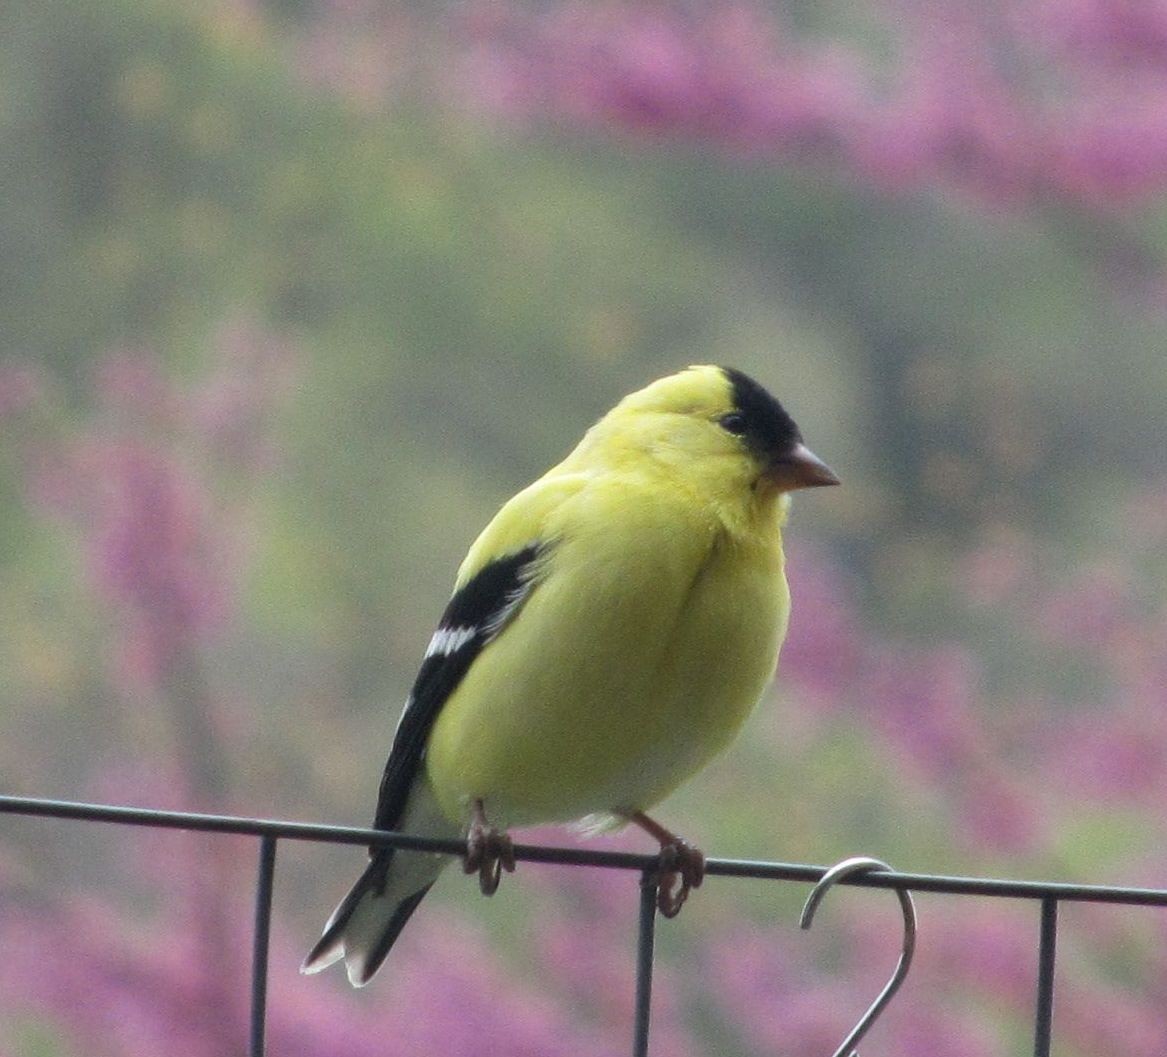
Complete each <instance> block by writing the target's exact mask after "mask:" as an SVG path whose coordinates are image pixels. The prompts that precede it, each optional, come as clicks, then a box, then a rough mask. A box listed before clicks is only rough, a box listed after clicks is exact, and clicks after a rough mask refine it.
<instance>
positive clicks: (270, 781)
mask: <svg viewBox="0 0 1167 1057" xmlns="http://www.w3.org/2000/svg"><path fill="white" fill-rule="evenodd" d="M0 135H2V140H0V144H2V145H0V496H2V499H0V590H2V591H3V597H4V605H3V607H2V609H0V707H2V709H3V721H4V737H3V739H2V740H0V767H2V769H3V774H4V791H5V792H9V793H18V794H25V795H36V796H45V797H56V798H65V799H81V800H96V801H102V802H112V803H124V804H135V805H143V806H150V807H168V808H187V809H200V810H210V811H230V812H240V813H247V814H256V815H267V816H276V817H284V818H299V819H305V820H313V821H327V822H335V823H344V824H356V825H363V824H366V823H367V822H368V821H369V820H370V818H371V815H372V810H373V803H374V798H375V794H376V787H377V781H378V779H379V775H380V770H381V766H382V764H383V761H384V756H385V753H386V751H387V748H388V744H389V741H390V738H391V735H392V730H393V727H394V724H395V722H396V718H397V714H398V711H399V707H400V703H401V702H402V701H403V699H404V696H405V694H406V692H407V690H408V687H409V684H410V682H411V681H412V677H413V674H414V671H415V667H416V664H417V662H418V659H419V657H420V655H421V652H422V650H423V649H424V646H425V643H426V642H427V640H428V638H429V635H430V632H431V630H432V627H433V625H434V622H435V620H436V618H437V616H438V614H439V613H440V612H441V609H442V607H443V605H444V602H445V599H446V597H447V595H448V592H449V590H450V585H451V582H452V577H453V571H454V569H455V567H456V565H457V562H458V561H459V559H460V557H461V555H462V553H463V552H464V550H465V548H466V546H467V545H468V543H469V542H470V540H471V539H472V538H473V537H474V536H475V534H476V533H477V531H478V530H479V528H480V527H481V526H482V525H483V524H484V523H485V521H486V519H487V518H488V517H489V516H490V514H491V513H492V512H493V511H494V509H495V508H496V507H497V505H498V504H499V503H500V502H501V501H502V500H504V499H505V498H506V497H507V496H509V495H510V494H511V493H512V492H513V491H515V490H516V489H517V488H518V487H520V486H521V485H522V484H525V483H526V482H527V481H528V480H529V479H531V478H532V477H533V476H535V475H537V474H539V473H540V472H542V470H543V469H545V468H546V467H547V466H548V465H550V464H551V463H552V462H554V461H556V460H557V459H558V458H560V457H561V456H562V455H563V454H564V453H565V452H566V450H567V449H568V448H569V447H570V446H571V445H572V444H573V443H574V441H575V440H576V438H577V437H578V435H579V434H580V433H581V432H582V430H583V429H584V428H585V427H586V426H587V425H588V424H589V423H590V422H591V421H592V420H593V419H594V418H595V417H597V416H598V415H599V414H600V413H602V412H603V411H604V410H605V409H606V408H607V407H608V406H609V405H610V404H611V403H613V402H614V401H615V400H616V399H617V398H618V397H619V396H621V395H622V394H624V393H625V392H627V391H629V390H631V389H634V388H637V387H639V386H641V385H643V384H645V383H646V382H648V381H649V380H651V379H653V378H654V377H656V376H658V375H661V374H665V373H669V372H672V371H674V370H676V369H678V368H680V367H682V366H684V365H686V364H689V363H694V362H698V363H699V362H719V363H727V364H733V365H736V366H738V367H740V368H742V369H744V370H746V371H747V372H749V373H751V374H753V375H754V376H756V377H757V378H758V379H759V380H761V381H762V382H763V383H764V384H766V385H767V386H768V387H769V388H771V389H772V390H773V391H774V392H775V393H776V394H778V395H779V396H780V398H781V399H782V400H783V401H784V403H785V404H786V405H787V406H788V407H789V408H790V409H791V411H792V412H793V414H794V415H795V417H796V418H797V420H798V422H799V423H800V425H801V426H802V428H803V432H804V434H805V435H806V437H807V440H808V442H809V444H810V445H811V446H812V447H813V448H814V450H815V451H816V452H818V453H819V454H820V455H821V456H823V457H824V458H825V459H826V460H827V461H829V463H830V464H831V465H832V466H833V467H834V468H835V470H836V471H837V472H838V473H839V474H840V476H841V477H842V478H843V480H844V487H842V488H839V489H833V490H830V493H829V494H826V493H825V492H820V493H814V494H807V495H802V496H799V497H797V500H796V503H795V510H794V515H793V519H792V524H791V526H790V529H789V533H788V536H789V540H788V554H789V557H790V571H791V580H792V587H793V591H794V595H795V611H794V617H793V624H792V632H791V636H790V639H789V641H788V644H787V647H786V649H785V651H784V654H783V661H782V665H781V671H780V674H779V679H778V681H777V683H776V686H775V688H774V690H773V693H772V694H771V695H770V696H769V697H768V698H767V699H766V700H765V701H764V702H763V703H762V705H761V707H760V708H759V710H758V712H757V714H756V716H755V717H754V719H753V721H752V725H751V727H750V729H749V731H748V733H747V736H746V737H744V738H743V739H742V740H741V741H740V743H739V744H738V745H737V746H736V747H735V748H734V750H733V751H732V752H731V753H730V755H729V756H727V757H726V758H725V759H724V760H722V761H721V762H719V763H718V764H716V765H715V766H714V767H712V768H711V769H710V770H709V771H708V772H707V773H706V774H704V775H703V776H702V777H700V778H699V779H697V780H696V781H695V782H693V783H692V784H691V785H690V786H689V787H687V788H686V789H685V790H683V791H682V792H681V793H679V794H677V795H676V796H675V797H674V798H673V799H672V800H671V801H670V802H668V803H667V804H666V805H664V806H663V807H662V808H661V810H660V812H659V814H660V816H661V817H662V818H663V819H665V820H666V821H667V822H668V823H669V824H670V825H672V826H673V827H674V828H676V829H678V830H680V831H681V832H683V833H684V834H685V835H687V836H689V837H691V838H692V839H693V840H695V841H696V842H697V843H699V844H701V845H702V846H703V847H704V848H705V850H706V851H707V852H708V853H710V854H713V855H720V856H729V857H756V858H780V859H786V860H794V861H807V862H815V863H828V862H833V861H835V860H838V859H841V858H844V857H846V856H849V855H854V854H861V853H862V854H872V855H877V856H879V857H882V858H885V859H887V860H889V861H890V862H891V863H893V864H894V865H895V866H897V867H899V868H901V869H905V870H920V871H935V872H958V873H969V874H978V875H999V876H1011V877H1025V878H1046V879H1061V880H1078V881H1093V882H1113V883H1126V884H1146V885H1155V886H1161V885H1164V884H1165V883H1167V851H1165V850H1164V849H1165V848H1167V825H1165V823H1164V803H1165V801H1167V708H1165V707H1164V706H1165V705H1167V701H1165V699H1164V698H1165V694H1167V691H1165V689H1164V687H1167V646H1165V642H1167V608H1165V605H1164V598H1165V596H1167V558H1165V554H1167V546H1165V545H1167V470H1165V455H1167V452H1165V450H1164V432H1163V421H1162V420H1163V408H1164V406H1165V403H1167V356H1165V355H1164V342H1163V327H1164V321H1165V317H1167V208H1165V206H1167V200H1165V198H1164V190H1165V188H1167V4H1164V3H1163V2H1162V0H1017V2H1014V3H1001V4H998V3H981V4H974V5H969V4H966V3H963V2H961V0H864V2H861V3H857V4H856V3H842V2H836V0H813V2H810V0H783V2H778V0H774V2H766V0H744V2H742V3H732V4H724V3H720V2H715V3H712V4H696V3H683V2H679V0H678V2H665V0H662V2H659V3H657V2H653V3H650V4H645V3H642V2H640V3H633V2H627V3H621V2H591V3H587V2H579V0H576V2H571V0H544V2H539V3H534V2H531V3H521V2H518V0H497V2H484V3H468V4H467V3H460V4H453V3H451V4H438V3H435V4H428V5H426V4H417V5H401V4H390V3H379V2H376V0H207V2H205V3H199V4H195V5H191V4H184V3H179V2H177V0H107V2H105V3H102V4H87V3H82V2H80V0H42V2H40V3H38V4H35V5H29V4H7V5H0ZM2 829H3V834H2V837H0V942H2V944H3V949H4V952H5V953H4V957H3V959H2V963H0V1054H4V1055H9V1054H11V1055H17V1057H24V1055H31V1057H70V1055H79V1054H87V1055H89V1054H92V1055H97V1057H103V1055H108V1057H139V1055H144V1054H154V1053H160V1052H173V1053H182V1054H183V1055H184V1057H199V1055H204V1054H205V1055H207V1057H212V1055H216V1057H217V1055H222V1054H227V1053H238V1052H240V1051H241V1049H242V1046H243V1040H244V1039H245V1037H246V1033H245V1024H246V998H247V989H246V979H247V969H248V961H249V943H250V913H251V911H250V899H251V892H252V884H253V878H254V869H255V847H254V845H253V844H252V843H250V842H248V841H235V840H234V839H230V838H226V839H225V838H205V837H194V836H187V835H180V834H160V833H152V832H145V831H143V832H123V831H121V830H115V829H111V828H104V827H100V826H96V825H89V826H86V825H81V824H78V823H65V822H26V821H16V820H13V819H7V820H6V821H5V823H4V825H3V827H2ZM528 837H530V838H532V839H542V840H548V841H557V842H570V841H572V840H574V839H576V838H574V837H573V836H572V835H571V834H569V833H566V832H562V831H541V832H538V833H534V834H528ZM609 840H610V843H613V844H615V845H616V846H621V847H629V848H639V849H642V850H647V849H646V848H645V842H644V841H643V840H641V839H638V838H637V837H636V836H635V835H624V836H620V837H617V838H610V839H609ZM361 858H362V853H361V852H360V851H359V850H356V849H352V848H347V849H346V848H341V847H336V848H313V847H307V846H304V847H298V846H292V845H288V844H284V845H282V846H281V850H280V858H279V863H278V872H277V887H276V902H275V913H276V922H275V933H274V938H273V943H274V948H273V960H272V979H271V1013H270V1026H269V1036H270V1044H269V1045H270V1051H271V1052H272V1053H273V1054H274V1055H279V1057H297V1055H302V1057H324V1055H330V1054H344V1055H346V1057H365V1055H369V1057H371V1055H373V1054H378V1055H383V1054H394V1055H397V1054H401V1055H415V1054H416V1055H421V1054H427V1055H428V1054H432V1053H444V1054H449V1055H451V1057H457V1055H460V1054H475V1055H483V1054H486V1055H491V1054H499V1055H501V1054H507V1055H514V1054H518V1055H527V1054H529V1055H532V1057H534V1055H540V1057H555V1055H559V1054H563V1055H567V1054H583V1053H587V1054H599V1055H608V1054H618V1053H622V1052H626V1049H627V1042H628V1038H629V1032H630V1024H631V1005H632V988H631V982H632V972H633V926H634V922H635V913H636V881H635V878H633V877H632V876H623V875H621V876H614V877H608V876H603V875H601V874H600V872H599V871H585V870H566V869H558V870H557V869H555V868H552V867H543V866H523V867H521V868H520V870H519V871H518V873H517V874H516V875H515V876H514V877H513V878H508V879H507V881H506V883H505V884H504V885H503V887H502V890H501V891H500V893H499V895H498V896H497V897H496V898H495V899H493V900H489V901H488V900H483V899H481V898H479V897H478V894H477V892H476V890H475V887H474V886H473V884H471V883H469V882H467V881H466V880H465V879H464V878H462V877H461V876H460V875H458V876H455V875H454V873H451V874H450V875H449V876H447V877H446V878H444V879H443V881H442V882H441V883H440V884H439V886H438V888H437V889H435V892H434V894H433V895H432V896H431V898H430V899H429V900H428V901H427V902H426V904H425V906H424V907H423V908H422V910H421V911H420V912H419V913H418V915H417V917H416V918H415V919H414V922H413V923H412V924H411V926H410V928H409V930H407V932H406V933H405V935H404V937H403V939H402V942H401V944H400V945H399V947H398V948H397V949H396V950H395V951H394V952H393V955H392V957H391V958H390V960H389V962H388V963H387V965H386V968H385V970H384V971H383V973H382V975H381V976H380V977H379V978H378V979H377V980H376V981H375V983H374V984H373V985H372V986H371V987H369V988H368V989H367V990H365V991H363V992H360V993H357V994H354V993H351V992H350V991H349V990H348V987H347V984H345V983H344V982H343V974H341V973H339V972H336V971H334V972H332V973H329V974H326V975H325V976H322V977H314V978H311V979H303V978H301V977H299V975H298V974H297V967H298V965H299V962H300V959H301V957H302V956H303V953H304V951H305V950H306V949H307V946H308V945H309V944H310V943H311V942H312V941H313V940H314V939H315V937H316V936H317V935H318V933H319V928H320V926H321V924H322V923H323V920H324V918H325V917H326V916H327V914H328V913H329V911H331V909H332V907H333V906H334V904H335V902H336V901H337V899H338V898H339V897H340V896H341V895H342V894H343V892H344V891H345V890H346V889H347V886H348V884H349V883H350V881H351V880H352V879H353V877H354V876H355V874H356V872H357V869H358V867H359V864H360V862H361ZM805 895H806V891H805V890H804V889H803V888H801V887H800V886H797V885H777V884H765V883H762V882H747V881H730V880H722V879H717V880H714V881H711V882H710V883H709V884H708V885H706V887H705V888H703V889H702V891H701V892H700V893H699V895H698V896H697V897H696V898H694V899H693V900H692V901H691V903H690V905H689V906H688V907H687V908H686V911H685V913H684V914H683V915H681V917H680V918H679V919H677V920H676V921H675V922H669V923H666V924H664V925H663V926H662V928H661V931H660V947H661V955H660V966H659V972H658V977H657V991H656V995H657V1005H656V1014H655V1026H654V1036H653V1052H654V1053H656V1054H659V1055H661V1057H688V1055H697V1054H710V1053H716V1054H719V1055H729V1057H737V1055H741V1057H754V1055H759V1057H760V1055H768V1054H776V1053H782V1054H807V1055H813V1054H827V1053H830V1052H833V1050H834V1047H835V1046H836V1045H837V1043H838V1042H839V1041H840V1040H841V1038H842V1037H843V1035H844V1034H845V1032H846V1030H847V1029H848V1028H849V1026H850V1025H851V1024H852V1023H853V1022H854V1020H855V1019H856V1018H857V1016H858V1014H859V1012H860V1011H861V1010H862V1009H864V1008H866V1005H867V1003H868V1001H869V1000H870V998H871V997H872V996H873V995H874V994H875V992H876V991H877V989H878V988H879V986H880V985H881V983H882V981H883V980H884V979H885V978H886V976H887V974H888V973H889V972H890V969H891V966H892V964H893V963H894V961H895V957H896V955H897V953H898V942H899V939H898V928H899V926H898V920H897V919H898V909H897V908H896V905H895V901H894V900H890V899H889V898H888V897H887V896H886V894H884V893H879V892H861V891H850V890H847V891H841V892H838V893H836V894H835V895H834V896H832V903H831V906H830V907H828V908H827V911H826V912H825V913H824V914H823V915H822V916H821V920H820V922H819V924H818V926H817V928H816V930H815V931H814V933H811V934H803V933H800V932H799V931H798V929H797V913H798V908H799V906H800V904H801V900H802V899H803V898H804V897H805ZM919 904H920V907H919V909H920V916H921V930H922V931H921V940H920V951H919V955H918V958H917V963H916V967H915V968H914V970H913V973H912V976H911V977H910V978H909V980H908V983H907V984H906V986H905V988H904V989H903V991H902V992H901V993H900V996H899V997H898V998H897V999H896V1001H895V1002H894V1003H893V1005H892V1007H891V1008H890V1010H889V1011H888V1013H887V1014H886V1015H885V1016H884V1018H883V1019H882V1021H881V1022H880V1025H879V1026H878V1027H877V1028H876V1030H875V1032H874V1033H873V1035H872V1036H871V1037H870V1041H869V1042H866V1043H865V1044H864V1054H865V1057H880V1055H891V1054H897V1055H901V1057H913V1055H921V1057H922V1055H925V1054H926V1055H928V1057H996V1055H1007V1054H1019V1053H1024V1052H1026V1051H1027V1048H1028V1047H1029V1046H1030V1045H1031V1043H1030V1041H1029V1040H1030V1038H1031V1033H1032V1021H1031V1008H1032V999H1033V988H1034V971H1035V966H1036V933H1037V908H1036V907H1035V906H1034V907H1030V906H1014V905H1009V904H1005V903H1001V902H996V901H990V900H984V901H978V900H974V899H959V900H958V899H953V898H941V897H932V898H928V897H921V898H920V899H919ZM1058 988H1059V991H1058V995H1059V1004H1058V1009H1057V1018H1056V1021H1055V1040H1056V1048H1057V1051H1058V1052H1059V1054H1062V1055H1064V1057H1107V1055H1111V1054H1123V1055H1126V1057H1141V1055H1145V1057H1161V1055H1162V1054H1163V1053H1164V1052H1167V1016H1164V1011H1165V1009H1167V918H1164V916H1163V915H1162V914H1161V913H1159V912H1157V911H1154V910H1149V909H1144V910H1130V909H1121V908H1105V907H1101V908H1100V907H1085V906H1083V907H1073V906H1071V907H1066V908H1065V909H1064V911H1063V928H1062V940H1061V949H1060V952H1059V968H1058Z"/></svg>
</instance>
